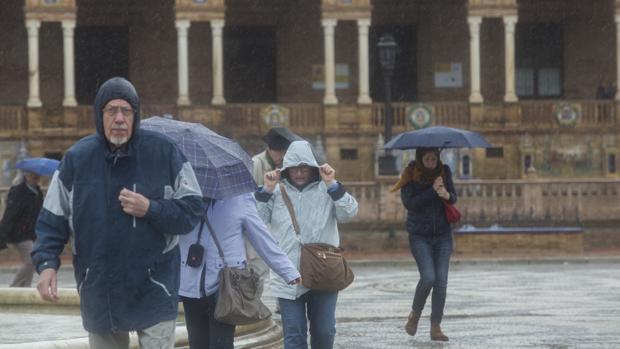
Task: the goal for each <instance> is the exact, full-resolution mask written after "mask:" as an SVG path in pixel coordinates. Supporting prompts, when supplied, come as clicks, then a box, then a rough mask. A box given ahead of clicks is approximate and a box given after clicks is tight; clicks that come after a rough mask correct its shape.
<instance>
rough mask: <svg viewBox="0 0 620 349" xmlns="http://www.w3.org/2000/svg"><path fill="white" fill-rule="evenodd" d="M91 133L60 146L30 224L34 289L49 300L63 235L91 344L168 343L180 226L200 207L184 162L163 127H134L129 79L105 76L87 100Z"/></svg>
mask: <svg viewBox="0 0 620 349" xmlns="http://www.w3.org/2000/svg"><path fill="white" fill-rule="evenodd" d="M93 109H94V121H95V126H96V130H97V133H96V134H94V135H90V136H87V137H85V138H83V139H81V140H79V141H78V142H77V143H75V144H74V145H73V146H71V148H70V149H69V150H68V151H67V152H66V153H65V156H64V158H63V159H62V162H61V163H60V168H59V170H58V171H56V173H55V174H54V177H53V178H52V181H51V183H50V185H49V189H48V191H47V195H46V197H45V201H44V202H43V210H42V211H41V214H40V216H39V220H38V221H37V225H36V234H37V240H36V242H35V245H34V249H33V252H32V258H33V261H34V264H35V266H36V270H37V271H38V272H39V274H40V277H39V283H38V285H37V289H38V291H39V294H40V295H41V297H42V298H43V299H44V300H47V301H51V302H57V301H58V292H57V275H56V274H57V270H58V268H59V267H60V259H59V255H60V254H61V252H62V250H63V248H64V246H65V244H66V243H67V242H68V240H69V239H70V238H71V240H72V247H73V250H72V252H73V267H74V273H75V278H76V283H77V291H78V294H79V295H80V310H81V314H82V323H83V325H84V328H85V329H86V331H88V337H89V347H90V348H91V349H127V348H129V332H130V331H136V332H137V333H138V339H139V341H140V348H142V349H171V348H173V347H174V333H175V327H176V326H175V323H176V319H177V316H178V306H179V299H178V290H179V277H180V276H179V273H180V255H179V247H178V241H179V235H181V234H186V233H189V232H190V231H191V230H192V229H193V228H194V226H196V224H197V223H198V222H199V220H200V216H201V214H202V212H203V207H204V206H203V203H202V192H201V190H200V187H199V186H198V181H197V180H196V175H195V174H194V170H193V169H192V166H191V165H190V163H189V162H188V161H187V159H186V158H185V156H184V155H183V154H182V153H181V151H180V150H179V148H177V146H176V145H175V144H174V143H173V142H172V140H171V139H170V138H168V137H165V136H163V135H161V134H159V133H156V132H151V131H147V130H143V129H140V125H139V124H140V99H139V98H138V93H137V92H136V90H135V88H134V86H133V85H132V84H131V83H130V82H129V81H127V80H125V79H123V78H119V77H117V78H112V79H110V80H108V81H106V82H105V83H103V85H101V87H100V88H99V90H98V92H97V96H96V97H95V101H94V103H93Z"/></svg>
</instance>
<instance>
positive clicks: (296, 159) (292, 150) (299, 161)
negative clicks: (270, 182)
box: [281, 141, 320, 183]
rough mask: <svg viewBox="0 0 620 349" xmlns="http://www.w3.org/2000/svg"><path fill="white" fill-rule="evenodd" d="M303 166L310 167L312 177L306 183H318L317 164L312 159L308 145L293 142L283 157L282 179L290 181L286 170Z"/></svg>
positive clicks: (304, 142)
mask: <svg viewBox="0 0 620 349" xmlns="http://www.w3.org/2000/svg"><path fill="white" fill-rule="evenodd" d="M304 165H305V166H310V167H312V175H311V178H310V181H309V182H308V183H311V182H315V181H318V180H319V179H320V175H319V164H318V163H317V161H316V159H315V158H314V154H313V153H312V147H311V146H310V143H308V142H307V141H294V142H292V143H291V145H290V146H289V147H288V150H287V151H286V154H285V155H284V160H283V161H282V169H281V173H282V177H283V178H286V179H287V180H289V181H290V177H289V173H288V169H289V168H291V167H297V166H304Z"/></svg>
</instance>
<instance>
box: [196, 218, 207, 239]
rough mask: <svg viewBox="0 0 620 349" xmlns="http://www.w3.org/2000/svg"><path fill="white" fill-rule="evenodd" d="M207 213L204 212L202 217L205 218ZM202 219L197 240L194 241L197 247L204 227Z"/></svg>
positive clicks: (203, 219)
mask: <svg viewBox="0 0 620 349" xmlns="http://www.w3.org/2000/svg"><path fill="white" fill-rule="evenodd" d="M206 215H207V213H206V212H205V214H204V216H206ZM204 216H203V217H202V219H201V220H200V229H198V238H197V239H196V243H197V244H198V245H200V237H202V230H203V229H204V227H205V217H204Z"/></svg>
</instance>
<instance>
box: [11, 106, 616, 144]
mask: <svg viewBox="0 0 620 349" xmlns="http://www.w3.org/2000/svg"><path fill="white" fill-rule="evenodd" d="M558 103H569V104H570V106H571V107H570V108H573V109H574V110H575V111H576V113H577V115H578V116H577V117H576V118H575V120H574V122H573V123H572V124H568V125H567V124H561V123H560V122H558V119H557V118H556V107H557V106H558ZM412 104H413V103H408V102H404V103H394V104H393V111H394V113H393V115H394V121H393V125H394V129H393V132H394V133H399V132H404V131H407V130H410V129H412V128H413V126H411V125H410V124H409V122H408V121H407V113H408V109H409V108H410V107H411V105H412ZM416 104H423V105H424V106H426V107H428V108H429V109H430V110H431V111H432V118H431V120H430V124H431V125H445V126H452V127H459V128H468V129H473V130H478V131H482V132H503V131H506V130H507V129H509V130H510V131H511V132H514V131H515V130H518V131H524V132H528V131H545V130H546V131H551V130H558V129H560V128H566V129H569V128H573V129H577V130H581V131H588V130H590V131H596V130H601V129H606V130H609V129H616V128H617V127H618V124H619V123H618V119H619V116H618V112H619V111H618V107H617V105H616V102H615V101H611V100H571V101H560V100H540V101H522V102H519V103H514V104H503V103H499V104H491V103H486V104H482V105H476V104H469V103H468V102H454V101H447V102H429V103H417V102H416ZM273 106H276V107H273ZM165 114H170V115H174V116H176V117H178V118H179V119H180V120H184V121H191V122H200V123H204V124H205V125H207V126H209V127H212V128H214V129H215V130H216V131H218V132H223V133H224V134H227V135H229V136H231V137H243V136H248V135H260V134H263V133H265V131H266V130H267V129H269V127H272V126H274V125H281V126H286V127H289V128H291V129H293V130H294V131H295V132H298V133H300V134H303V135H312V134H318V133H324V134H335V135H337V134H355V135H363V134H367V135H371V134H372V135H376V134H378V133H382V132H383V125H384V122H385V107H384V105H383V104H381V103H374V104H371V105H355V104H354V105H337V106H324V105H322V104H319V103H316V104H312V103H284V104H227V105H223V106H211V105H206V106H189V107H178V106H176V105H159V104H152V105H144V106H143V107H142V117H143V118H144V117H148V116H152V115H160V116H163V115H165ZM568 117H570V115H568ZM569 121H570V120H569ZM93 131H94V123H93V119H92V107H91V106H78V107H74V108H56V109H45V108H42V109H28V108H26V107H24V106H0V136H1V137H4V138H8V139H11V138H20V137H27V136H28V135H51V136H53V135H57V136H67V137H76V138H79V137H82V136H84V135H87V134H89V133H92V132H93Z"/></svg>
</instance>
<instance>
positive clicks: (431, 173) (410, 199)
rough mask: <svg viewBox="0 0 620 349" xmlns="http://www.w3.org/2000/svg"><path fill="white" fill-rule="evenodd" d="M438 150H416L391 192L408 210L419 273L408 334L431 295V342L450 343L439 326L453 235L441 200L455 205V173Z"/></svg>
mask: <svg viewBox="0 0 620 349" xmlns="http://www.w3.org/2000/svg"><path fill="white" fill-rule="evenodd" d="M439 153H440V151H439V149H438V148H417V149H416V159H415V161H412V162H411V163H410V164H409V165H408V166H407V168H405V170H404V171H403V173H402V175H401V177H400V180H399V181H398V183H396V185H395V186H394V188H393V189H392V191H396V190H398V189H400V195H401V200H402V202H403V205H404V206H405V208H406V209H407V231H408V232H409V245H410V248H411V253H412V255H413V258H415V261H416V264H417V266H418V271H419V272H420V281H419V282H418V285H417V287H416V290H415V296H414V298H413V305H412V307H411V312H410V313H409V318H408V320H407V324H406V325H405V331H406V332H407V333H408V334H409V335H411V336H413V335H415V334H416V332H417V328H418V321H419V320H420V315H421V314H422V309H424V304H425V303H426V299H427V297H428V295H429V293H430V291H431V289H432V290H433V295H432V313H431V331H430V334H431V339H432V340H438V341H447V340H448V337H447V336H446V335H444V334H443V332H442V331H441V327H440V323H441V319H442V317H443V309H444V305H445V303H446V289H447V286H448V267H449V264H450V255H451V254H452V231H451V227H450V223H448V221H447V219H446V214H445V211H444V204H443V203H442V200H445V201H448V202H449V203H452V204H453V203H455V202H456V193H455V190H454V184H453V182H452V173H451V172H450V168H449V167H448V166H447V165H444V164H442V162H441V160H439Z"/></svg>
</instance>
